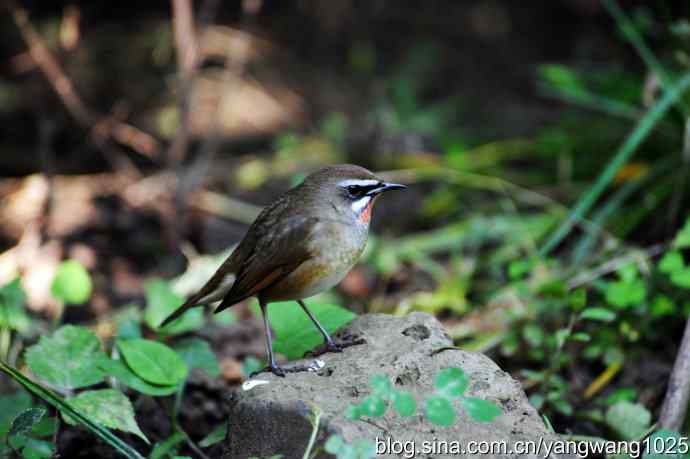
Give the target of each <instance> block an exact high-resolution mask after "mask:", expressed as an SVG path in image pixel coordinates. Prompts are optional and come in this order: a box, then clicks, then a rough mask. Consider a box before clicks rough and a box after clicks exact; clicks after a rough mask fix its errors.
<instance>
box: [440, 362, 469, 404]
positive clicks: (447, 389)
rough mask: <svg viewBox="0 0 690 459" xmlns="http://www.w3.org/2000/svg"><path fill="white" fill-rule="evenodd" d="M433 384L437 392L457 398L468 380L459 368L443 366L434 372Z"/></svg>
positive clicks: (464, 389)
mask: <svg viewBox="0 0 690 459" xmlns="http://www.w3.org/2000/svg"><path fill="white" fill-rule="evenodd" d="M434 385H435V387H436V390H437V391H438V393H439V394H441V395H444V396H445V397H448V398H457V397H460V396H462V394H464V393H465V391H466V390H467V387H468V386H469V381H467V377H466V376H465V372H464V371H462V370H461V369H460V368H444V369H443V370H441V371H439V372H438V373H437V374H436V378H434Z"/></svg>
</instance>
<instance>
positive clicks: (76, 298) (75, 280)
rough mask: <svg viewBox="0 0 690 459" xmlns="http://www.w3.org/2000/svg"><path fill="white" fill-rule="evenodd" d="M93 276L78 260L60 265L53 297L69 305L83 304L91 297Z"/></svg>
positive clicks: (53, 286) (54, 281)
mask: <svg viewBox="0 0 690 459" xmlns="http://www.w3.org/2000/svg"><path fill="white" fill-rule="evenodd" d="M92 288H93V286H92V284H91V276H90V275H89V272H88V271H87V270H86V268H84V266H82V264H81V263H79V262H78V261H76V260H65V261H63V262H62V263H60V266H59V267H58V271H57V274H56V275H55V278H54V279H53V283H52V285H51V287H50V290H51V292H52V294H53V296H54V297H55V298H56V299H58V300H60V301H62V302H64V303H67V304H83V303H85V302H86V301H87V300H88V299H89V297H90V296H91V290H92Z"/></svg>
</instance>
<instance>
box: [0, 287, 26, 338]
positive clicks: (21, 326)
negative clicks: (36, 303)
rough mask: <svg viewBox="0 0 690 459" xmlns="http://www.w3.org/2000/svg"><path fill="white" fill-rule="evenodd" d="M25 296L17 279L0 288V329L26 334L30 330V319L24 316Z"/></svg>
mask: <svg viewBox="0 0 690 459" xmlns="http://www.w3.org/2000/svg"><path fill="white" fill-rule="evenodd" d="M25 301H26V294H25V293H24V290H23V289H22V286H21V284H20V282H19V278H17V279H15V280H13V281H12V282H10V283H9V284H7V285H4V286H3V287H2V288H0V328H9V329H10V330H16V331H18V332H19V333H21V334H26V333H28V332H29V329H30V328H31V319H29V316H28V315H27V314H26V310H25V309H24V302H25Z"/></svg>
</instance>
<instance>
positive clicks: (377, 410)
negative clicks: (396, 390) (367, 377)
mask: <svg viewBox="0 0 690 459" xmlns="http://www.w3.org/2000/svg"><path fill="white" fill-rule="evenodd" d="M359 411H360V413H361V414H362V415H363V416H369V417H371V418H378V417H381V416H383V413H385V412H386V404H385V403H384V402H383V399H382V398H381V397H377V396H376V395H370V396H369V397H367V398H365V399H364V400H362V403H360V404H359Z"/></svg>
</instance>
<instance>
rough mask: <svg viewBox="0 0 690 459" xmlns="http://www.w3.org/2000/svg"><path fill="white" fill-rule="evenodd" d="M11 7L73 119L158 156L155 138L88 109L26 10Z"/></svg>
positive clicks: (32, 52)
mask: <svg viewBox="0 0 690 459" xmlns="http://www.w3.org/2000/svg"><path fill="white" fill-rule="evenodd" d="M9 5H10V8H11V12H12V18H13V19H14V23H15V24H16V26H17V28H18V29H19V32H20V34H21V36H22V38H23V40H24V42H25V43H26V45H27V47H28V52H29V56H31V59H32V60H33V61H34V62H35V63H36V65H37V66H38V68H39V69H40V70H41V72H42V73H43V75H44V76H45V77H46V79H47V80H48V83H50V85H51V87H52V88H53V90H54V91H55V93H56V94H57V95H58V97H59V98H60V100H61V101H62V103H63V104H64V106H65V108H66V109H67V111H68V112H69V114H70V116H72V118H74V120H75V121H76V122H77V123H78V124H79V125H80V126H82V127H84V128H87V129H90V130H91V131H92V132H93V133H94V134H97V135H105V136H106V137H110V138H112V139H113V140H115V141H117V142H118V143H121V144H123V145H126V146H128V147H129V148H131V149H132V150H134V151H135V152H137V153H139V154H141V155H144V156H147V157H149V158H151V157H154V156H156V155H157V154H158V151H159V150H160V144H159V142H158V140H156V139H155V138H154V137H153V136H152V135H150V134H148V133H146V132H144V131H142V130H141V129H139V128H137V127H135V126H132V125H130V124H127V123H125V122H122V121H119V120H117V119H115V118H113V117H110V116H101V115H97V114H95V113H94V112H92V110H90V109H89V108H88V107H87V106H86V104H85V103H84V102H83V101H82V99H81V98H80V97H79V94H78V93H77V91H76V89H75V87H74V84H72V81H71V80H70V79H69V78H68V77H67V74H66V73H65V72H64V70H63V69H62V67H61V66H60V63H59V62H58V61H57V59H56V58H55V56H53V53H51V51H50V49H48V47H47V46H46V44H45V42H44V40H43V38H42V37H41V35H40V34H39V33H38V32H37V31H36V29H35V28H34V26H33V25H32V24H31V22H30V21H29V14H28V12H27V11H26V9H24V8H23V7H21V6H20V5H19V4H17V3H16V2H13V1H11V2H10V3H9Z"/></svg>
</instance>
